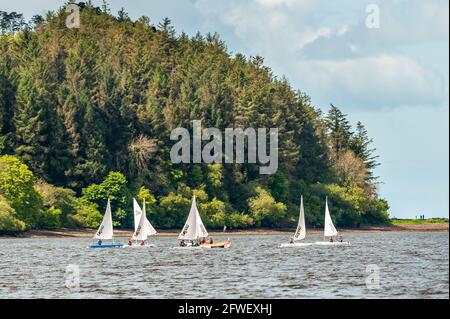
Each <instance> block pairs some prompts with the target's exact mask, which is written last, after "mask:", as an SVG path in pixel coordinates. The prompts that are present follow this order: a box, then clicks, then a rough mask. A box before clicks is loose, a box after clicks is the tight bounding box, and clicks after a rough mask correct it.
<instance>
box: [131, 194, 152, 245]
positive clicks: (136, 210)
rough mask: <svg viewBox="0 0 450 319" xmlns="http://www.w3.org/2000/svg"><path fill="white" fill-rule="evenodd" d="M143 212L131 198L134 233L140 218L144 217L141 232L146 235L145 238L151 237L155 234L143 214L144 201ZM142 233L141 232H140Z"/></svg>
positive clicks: (145, 215)
mask: <svg viewBox="0 0 450 319" xmlns="http://www.w3.org/2000/svg"><path fill="white" fill-rule="evenodd" d="M143 208H144V209H143V210H142V209H141V207H140V206H139V204H138V202H137V201H136V199H134V198H133V211H134V231H135V232H136V231H137V230H138V226H139V223H140V220H141V217H142V216H144V224H143V227H142V229H143V231H144V232H145V233H146V234H147V236H152V235H155V234H156V230H155V228H154V227H153V226H152V224H151V223H150V221H149V220H148V219H147V214H146V212H145V200H144V204H143ZM141 231H142V230H141Z"/></svg>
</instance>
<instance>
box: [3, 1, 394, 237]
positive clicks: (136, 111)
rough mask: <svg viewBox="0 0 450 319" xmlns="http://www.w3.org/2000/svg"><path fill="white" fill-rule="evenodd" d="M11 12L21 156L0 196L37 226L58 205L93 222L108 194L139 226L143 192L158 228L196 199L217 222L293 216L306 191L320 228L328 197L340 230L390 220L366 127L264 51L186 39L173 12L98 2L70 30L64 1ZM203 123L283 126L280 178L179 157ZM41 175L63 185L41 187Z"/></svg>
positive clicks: (11, 122)
mask: <svg viewBox="0 0 450 319" xmlns="http://www.w3.org/2000/svg"><path fill="white" fill-rule="evenodd" d="M11 14H12V13H11ZM11 14H8V13H2V14H1V15H2V18H1V19H0V20H2V21H3V22H2V23H3V24H4V25H2V26H1V31H2V33H4V34H2V35H0V60H1V61H2V63H0V154H14V155H15V156H17V158H15V160H13V159H12V158H10V157H4V158H2V159H1V160H0V194H2V195H3V196H4V197H5V199H6V200H7V202H8V203H9V205H10V206H11V208H12V209H13V210H14V211H15V214H16V218H17V219H18V220H20V221H23V222H25V224H26V226H27V227H29V228H33V227H40V225H41V223H42V221H43V220H48V218H50V217H49V216H48V211H49V209H50V208H51V207H54V208H55V209H59V210H60V211H61V214H60V221H59V225H60V226H71V225H78V226H77V227H80V226H83V225H86V227H94V225H96V224H97V223H98V222H99V219H100V216H101V215H103V214H102V213H103V212H104V209H105V205H106V201H107V199H108V198H110V199H111V201H112V208H113V217H114V222H115V224H116V225H118V226H121V227H131V226H132V225H133V214H132V211H131V200H132V196H131V193H133V195H136V196H137V197H138V199H139V200H140V201H142V199H144V198H145V199H146V202H147V204H148V205H149V208H150V209H149V214H150V218H151V219H152V222H154V223H155V225H156V226H157V227H159V228H174V227H181V226H182V225H183V223H184V220H185V217H186V216H187V213H188V210H189V207H190V200H191V198H192V196H193V195H194V194H195V195H196V196H197V199H198V202H199V203H200V205H206V206H204V207H203V206H202V208H203V210H204V212H201V214H202V215H203V216H204V217H205V219H206V220H205V223H207V224H208V225H210V226H211V227H222V226H221V225H223V224H226V225H228V226H231V227H252V226H260V225H263V226H276V225H294V224H295V222H296V219H297V216H298V203H299V198H300V195H301V194H303V195H304V196H305V205H307V208H308V209H307V210H306V214H307V216H306V217H307V222H308V223H310V224H311V225H315V226H319V225H321V223H323V205H324V198H325V196H327V195H328V196H330V202H331V204H332V205H333V218H335V221H336V222H337V225H338V226H339V225H340V224H341V223H342V225H358V224H359V223H366V222H370V223H380V222H381V223H382V222H386V220H387V218H388V217H387V210H388V205H387V203H386V202H385V201H383V200H380V199H378V197H377V190H376V186H377V185H376V183H377V180H376V178H375V177H374V175H373V169H374V168H375V167H376V166H377V165H378V162H377V156H376V155H375V149H374V148H373V147H372V146H371V144H372V140H371V138H370V137H369V134H368V132H367V130H366V129H365V127H364V125H363V124H361V123H358V124H357V125H356V128H355V131H353V128H352V127H351V125H350V123H349V121H348V119H347V116H346V115H345V114H344V113H343V112H342V111H341V110H340V109H339V108H337V107H335V106H333V105H332V106H331V109H330V111H329V112H328V114H326V115H325V116H324V114H322V112H321V111H320V109H319V108H316V107H315V106H313V105H312V103H311V99H310V97H309V96H307V95H306V94H305V93H303V92H301V91H298V90H296V89H294V88H292V87H291V85H290V84H289V81H288V80H287V79H284V78H281V79H280V78H277V77H276V76H275V75H274V74H273V72H272V70H271V69H270V68H269V67H267V66H265V65H264V59H263V58H262V57H259V56H258V57H252V58H247V57H245V56H243V55H242V54H231V53H230V52H228V51H227V49H226V45H225V43H224V42H223V41H222V40H221V39H220V38H219V36H218V35H217V34H206V35H201V34H197V35H196V36H194V37H189V36H188V35H186V34H184V33H181V34H177V33H176V32H175V30H174V28H173V27H172V26H171V22H170V20H169V19H164V21H162V22H161V23H160V24H158V25H152V24H151V23H150V21H149V19H148V18H145V17H142V18H140V19H138V20H137V21H133V20H132V19H131V18H130V17H129V16H128V15H127V14H126V12H125V10H121V11H120V13H119V16H117V17H116V16H113V15H112V14H111V13H110V12H109V10H108V9H107V7H106V6H104V8H103V9H102V8H98V7H95V6H94V5H92V4H91V3H90V2H87V3H84V4H83V9H82V10H81V20H82V21H83V26H82V28H81V29H80V30H71V31H70V32H68V30H67V28H61V26H62V25H64V23H65V19H66V16H67V14H66V13H65V10H59V11H57V12H54V13H52V14H49V15H47V17H46V18H45V19H44V18H42V17H38V16H36V17H34V18H33V21H32V23H31V24H30V27H28V28H22V27H17V26H20V25H21V22H20V21H21V20H20V14H16V13H15V14H14V15H11ZM5 17H6V18H5ZM5 19H6V20H5ZM4 21H6V22H4ZM11 21H13V22H14V21H15V23H12V24H11ZM14 26H15V27H14ZM32 27H34V28H32ZM72 31H73V32H72ZM192 120H201V121H202V125H203V127H216V128H219V129H220V130H222V131H223V130H224V129H225V128H228V127H235V128H237V127H241V128H247V127H277V128H278V131H279V150H278V151H279V170H278V172H277V174H275V175H273V176H268V177H267V176H264V177H262V176H261V175H259V172H258V166H257V165H255V164H249V163H243V164H212V165H203V164H197V165H184V164H173V163H171V162H170V160H169V153H170V149H171V147H172V145H173V144H174V142H173V141H171V140H170V131H171V130H172V129H174V128H176V127H185V128H192V127H191V126H192ZM19 159H20V161H22V162H23V163H24V164H26V165H27V166H28V168H27V166H25V165H23V163H22V164H21V163H20V161H19ZM108 172H110V173H109V175H108ZM118 172H121V173H118ZM34 176H36V177H37V178H39V179H41V180H43V181H45V182H46V183H48V184H49V185H57V186H58V187H56V186H55V187H53V186H46V187H44V188H43V189H41V188H39V190H40V191H39V192H38V191H36V189H35V187H34ZM105 176H106V178H105ZM127 181H131V185H128V184H127ZM142 185H145V188H141V189H139V187H141V186H142ZM330 185H332V186H330ZM38 187H39V184H38ZM129 188H130V189H129ZM130 190H131V191H130ZM136 190H137V192H136ZM150 190H151V192H150ZM262 190H267V191H262ZM41 193H42V195H41ZM75 194H76V195H80V194H82V196H81V201H78V200H77V199H75V197H76V195H75ZM272 196H273V198H272ZM42 197H43V198H42ZM282 203H283V204H284V206H283V204H282ZM54 215H56V214H54V211H52V214H50V216H53V217H54ZM50 219H51V218H50ZM83 227H84V226H83Z"/></svg>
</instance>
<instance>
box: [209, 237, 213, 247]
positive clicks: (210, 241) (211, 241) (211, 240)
mask: <svg viewBox="0 0 450 319" xmlns="http://www.w3.org/2000/svg"><path fill="white" fill-rule="evenodd" d="M209 244H210V245H212V244H214V239H213V238H212V237H211V238H210V239H209Z"/></svg>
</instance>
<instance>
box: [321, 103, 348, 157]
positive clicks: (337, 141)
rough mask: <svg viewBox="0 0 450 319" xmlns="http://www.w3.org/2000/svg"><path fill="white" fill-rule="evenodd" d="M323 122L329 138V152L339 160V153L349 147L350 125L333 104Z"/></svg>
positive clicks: (344, 115) (345, 116)
mask: <svg viewBox="0 0 450 319" xmlns="http://www.w3.org/2000/svg"><path fill="white" fill-rule="evenodd" d="M325 120H326V124H327V129H328V132H329V136H330V144H331V145H330V148H331V152H332V154H333V156H335V157H336V158H339V155H340V154H341V152H342V151H344V150H346V149H347V148H349V146H350V140H351V138H352V132H351V125H350V124H349V121H348V120H347V115H346V114H344V113H342V111H341V110H340V109H339V108H337V107H336V106H334V105H333V104H331V109H330V110H329V112H328V115H327V117H326V119H325Z"/></svg>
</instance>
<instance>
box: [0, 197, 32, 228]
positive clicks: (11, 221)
mask: <svg viewBox="0 0 450 319" xmlns="http://www.w3.org/2000/svg"><path fill="white" fill-rule="evenodd" d="M25 227H26V225H25V223H24V222H23V221H21V220H19V219H17V217H16V212H15V210H14V209H13V208H12V207H11V206H10V205H9V203H8V201H7V200H6V199H5V198H4V197H3V196H0V234H1V233H18V232H21V231H24V230H25Z"/></svg>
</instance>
